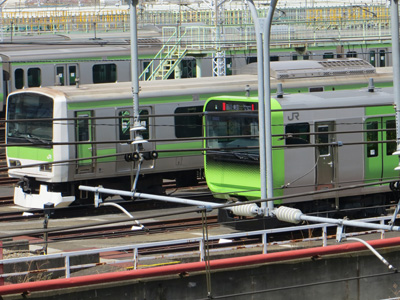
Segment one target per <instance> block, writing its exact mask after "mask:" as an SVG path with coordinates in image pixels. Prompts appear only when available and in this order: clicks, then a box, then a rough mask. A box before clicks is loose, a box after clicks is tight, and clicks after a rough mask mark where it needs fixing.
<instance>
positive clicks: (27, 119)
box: [6, 76, 257, 208]
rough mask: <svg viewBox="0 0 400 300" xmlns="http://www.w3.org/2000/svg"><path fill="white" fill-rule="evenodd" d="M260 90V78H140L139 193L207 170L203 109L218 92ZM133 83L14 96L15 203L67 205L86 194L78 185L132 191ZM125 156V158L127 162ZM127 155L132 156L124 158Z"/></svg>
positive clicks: (9, 138)
mask: <svg viewBox="0 0 400 300" xmlns="http://www.w3.org/2000/svg"><path fill="white" fill-rule="evenodd" d="M246 85H249V86H250V88H252V89H256V86H257V78H256V77H255V76H236V77H235V80H232V78H230V77H221V78H218V79H216V78H212V77H208V78H200V79H180V80H164V81H161V80H160V81H149V82H141V83H140V94H139V95H140V97H139V99H140V100H139V101H140V114H141V123H142V124H143V125H144V126H145V127H146V131H144V132H143V133H142V134H143V138H144V139H146V140H148V142H147V143H143V149H141V152H143V153H144V154H149V153H150V154H151V153H153V151H156V152H157V153H158V158H157V159H149V160H145V161H144V162H143V164H142V165H141V172H140V174H141V175H140V178H139V180H138V183H137V190H138V191H148V192H152V193H157V192H160V189H161V185H162V180H163V179H165V178H167V179H176V180H177V183H178V185H181V186H182V185H187V184H193V183H195V182H196V180H197V175H198V173H199V171H201V170H202V169H203V155H202V153H201V148H202V116H201V115H202V110H203V104H204V101H205V100H206V99H207V98H208V97H210V96H211V95H214V94H218V93H227V92H237V93H238V94H241V95H243V94H244V93H245V87H246ZM132 98H133V97H132V89H131V83H113V84H92V85H77V86H54V87H43V88H29V89H24V90H18V91H15V92H13V93H11V94H10V95H9V97H8V101H7V111H6V121H7V125H6V144H7V162H8V166H9V168H10V169H9V171H8V174H9V176H10V177H16V178H20V179H21V180H20V183H19V185H18V186H17V187H16V188H15V192H14V202H15V203H16V204H18V205H21V206H24V207H31V208H43V205H44V204H45V203H54V204H55V206H67V205H69V204H70V203H72V202H74V201H75V200H85V199H87V198H89V196H88V195H82V194H80V193H79V190H78V186H79V185H81V184H87V185H96V186H97V185H103V186H104V187H109V188H120V189H124V190H129V189H130V188H131V186H132V180H133V177H135V175H136V169H137V167H138V162H137V161H130V160H131V159H130V157H129V155H130V154H132V151H134V149H132V145H131V142H132V140H131V137H130V127H131V126H130V124H131V121H132V115H133V100H132ZM127 158H128V159H127ZM127 160H128V161H127Z"/></svg>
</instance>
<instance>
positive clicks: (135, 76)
mask: <svg viewBox="0 0 400 300" xmlns="http://www.w3.org/2000/svg"><path fill="white" fill-rule="evenodd" d="M138 2H139V0H131V2H130V30H131V34H130V37H131V76H132V78H131V80H132V96H133V118H134V120H133V126H134V127H139V126H140V123H139V71H138V47H137V16H136V7H137V5H138Z"/></svg>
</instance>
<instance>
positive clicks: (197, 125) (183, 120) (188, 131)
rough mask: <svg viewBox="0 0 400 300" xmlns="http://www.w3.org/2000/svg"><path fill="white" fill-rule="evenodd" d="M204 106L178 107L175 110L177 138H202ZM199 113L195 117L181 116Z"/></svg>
mask: <svg viewBox="0 0 400 300" xmlns="http://www.w3.org/2000/svg"><path fill="white" fill-rule="evenodd" d="M202 111H203V107H202V106H188V107H178V108H177V109H176V110H175V136H176V137H177V138H186V137H200V136H202V116H201V112H202ZM187 113H198V114H194V115H179V114H187Z"/></svg>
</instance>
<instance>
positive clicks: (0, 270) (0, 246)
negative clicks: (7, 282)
mask: <svg viewBox="0 0 400 300" xmlns="http://www.w3.org/2000/svg"><path fill="white" fill-rule="evenodd" d="M2 259H3V241H0V260H2ZM0 274H1V275H3V274H4V267H3V264H0ZM2 285H4V277H0V286H2Z"/></svg>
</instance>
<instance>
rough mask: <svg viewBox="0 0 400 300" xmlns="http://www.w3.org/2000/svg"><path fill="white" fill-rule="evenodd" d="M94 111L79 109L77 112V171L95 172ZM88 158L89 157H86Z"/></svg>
mask: <svg viewBox="0 0 400 300" xmlns="http://www.w3.org/2000/svg"><path fill="white" fill-rule="evenodd" d="M92 116H93V111H90V110H88V111H79V112H76V115H75V117H76V118H77V120H76V121H75V122H76V123H75V130H76V132H75V137H76V141H77V142H78V144H77V145H76V158H77V159H78V162H77V168H76V171H77V172H76V173H77V174H82V173H93V170H94V166H93V159H92V157H93V156H94V155H95V149H94V148H93V147H94V145H93V144H92V142H93V139H94V132H93V126H92V125H93V124H92V122H93V119H92ZM84 158H87V159H84Z"/></svg>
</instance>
